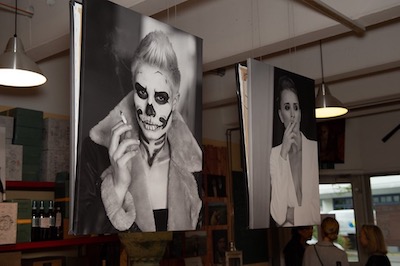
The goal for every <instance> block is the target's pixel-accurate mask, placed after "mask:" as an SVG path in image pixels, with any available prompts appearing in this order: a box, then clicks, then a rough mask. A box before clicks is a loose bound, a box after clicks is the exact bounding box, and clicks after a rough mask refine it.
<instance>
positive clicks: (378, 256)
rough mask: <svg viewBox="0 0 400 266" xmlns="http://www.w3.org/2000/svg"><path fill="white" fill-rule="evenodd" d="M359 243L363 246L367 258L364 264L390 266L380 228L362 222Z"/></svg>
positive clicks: (367, 265) (368, 265)
mask: <svg viewBox="0 0 400 266" xmlns="http://www.w3.org/2000/svg"><path fill="white" fill-rule="evenodd" d="M360 244H361V246H362V247H364V248H365V249H366V250H367V252H368V254H369V258H368V261H367V264H365V265H366V266H390V265H391V264H390V261H389V258H388V257H387V256H386V254H387V248H386V244H385V239H384V237H383V234H382V230H381V229H380V228H379V227H378V226H376V225H373V224H371V225H370V224H364V225H363V226H362V227H361V232H360Z"/></svg>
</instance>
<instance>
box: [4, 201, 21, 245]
mask: <svg viewBox="0 0 400 266" xmlns="http://www.w3.org/2000/svg"><path fill="white" fill-rule="evenodd" d="M17 211H18V203H16V202H0V219H1V223H0V226H1V230H0V245H4V244H15V243H16V241H17Z"/></svg>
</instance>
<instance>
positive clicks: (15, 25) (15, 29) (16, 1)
mask: <svg viewBox="0 0 400 266" xmlns="http://www.w3.org/2000/svg"><path fill="white" fill-rule="evenodd" d="M17 10H18V0H15V13H14V14H15V16H14V37H17V16H18V12H17Z"/></svg>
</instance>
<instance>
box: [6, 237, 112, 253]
mask: <svg viewBox="0 0 400 266" xmlns="http://www.w3.org/2000/svg"><path fill="white" fill-rule="evenodd" d="M112 242H115V243H117V242H118V243H119V238H118V235H106V236H82V237H75V238H70V239H61V240H50V241H38V242H24V243H17V244H11V245H0V252H5V251H28V250H37V249H53V248H60V247H69V246H71V247H72V246H80V245H90V244H97V243H112Z"/></svg>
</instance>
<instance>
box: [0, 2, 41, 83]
mask: <svg viewBox="0 0 400 266" xmlns="http://www.w3.org/2000/svg"><path fill="white" fill-rule="evenodd" d="M17 7H18V3H17V0H16V1H15V33H14V36H13V37H11V38H10V40H9V41H8V43H7V46H6V49H5V51H4V53H3V54H2V55H1V56H0V85H3V86H11V87H34V86H39V85H42V84H44V83H45V82H46V80H47V79H46V77H45V76H44V75H43V73H42V71H41V70H40V68H39V66H38V65H37V64H36V63H35V62H34V61H33V60H32V59H30V58H29V57H28V56H27V55H26V53H25V50H24V46H23V45H22V41H21V40H20V39H19V38H18V37H17Z"/></svg>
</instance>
